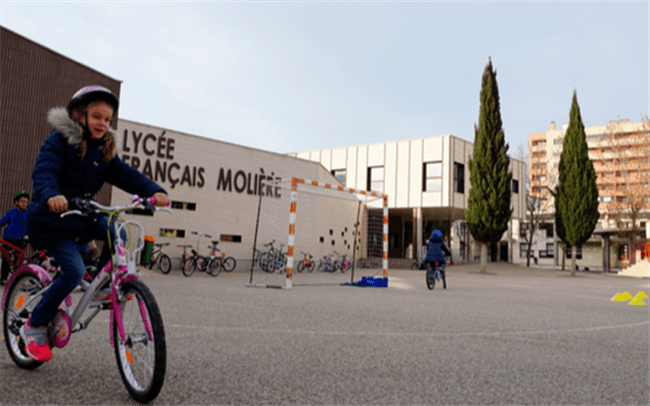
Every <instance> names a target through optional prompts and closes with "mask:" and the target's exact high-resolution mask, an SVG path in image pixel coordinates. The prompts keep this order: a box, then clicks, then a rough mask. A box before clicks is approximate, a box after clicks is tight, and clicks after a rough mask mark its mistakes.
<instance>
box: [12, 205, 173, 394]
mask: <svg viewBox="0 0 650 406" xmlns="http://www.w3.org/2000/svg"><path fill="white" fill-rule="evenodd" d="M154 202H155V201H154V199H153V198H147V199H141V198H139V197H137V196H134V198H133V202H132V203H131V204H129V205H126V206H112V207H106V206H102V205H100V204H99V203H97V202H94V201H92V200H84V199H75V200H74V201H71V202H70V204H71V207H76V208H77V209H76V210H71V211H68V212H66V213H64V214H62V216H67V215H74V214H76V215H81V216H84V215H89V214H92V213H102V214H107V215H108V216H109V224H114V228H115V235H116V236H117V237H116V240H115V243H114V244H110V245H111V249H112V251H113V252H114V255H113V259H112V260H111V261H109V262H108V263H107V264H106V266H104V268H103V269H102V270H101V272H99V274H97V276H96V277H95V278H94V279H93V280H92V281H91V282H87V281H84V280H82V281H81V283H80V288H81V290H85V292H84V293H83V295H82V296H81V297H80V298H79V299H78V301H77V304H76V306H74V307H73V303H72V298H73V294H74V292H73V294H71V295H69V296H68V297H67V298H66V299H65V300H64V301H63V303H62V304H61V305H60V306H59V311H58V313H57V315H56V317H55V318H54V320H52V322H51V323H50V325H49V338H50V346H51V347H52V348H63V347H65V346H66V345H67V344H68V341H69V340H70V335H71V334H72V333H76V332H78V331H81V330H83V329H85V328H86V327H87V326H88V324H89V323H90V322H91V321H92V320H93V319H94V318H95V316H97V314H98V313H99V312H100V311H101V310H108V311H110V323H109V325H110V337H111V346H113V347H114V349H115V357H116V359H117V365H118V368H119V371H120V375H121V377H122V381H123V382H124V385H125V386H126V388H127V390H128V391H129V393H130V394H131V396H132V397H133V398H134V399H135V400H137V401H138V402H142V403H147V402H150V401H152V400H153V399H155V398H156V396H158V394H159V393H160V390H161V389H162V386H163V382H164V379H165V370H166V364H167V353H166V346H165V329H164V326H163V320H162V316H161V314H160V310H159V309H158V304H157V303H156V299H155V298H154V296H153V294H152V293H151V291H150V290H149V288H148V287H147V286H146V285H145V284H144V283H143V281H142V277H141V275H140V272H139V270H138V269H137V268H136V259H137V258H138V257H139V253H140V251H141V250H142V248H143V246H144V229H143V228H142V225H140V224H139V223H137V222H135V221H131V220H128V221H126V220H125V219H124V218H122V217H121V216H120V213H121V212H124V211H126V210H131V209H145V210H166V211H169V212H171V211H170V210H169V209H160V208H157V207H154V206H153V203H154ZM122 234H125V235H126V240H123V239H122V237H121V235H122ZM57 276H58V275H54V278H56V277H57ZM52 280H53V279H52V277H51V275H50V274H48V273H47V272H46V271H45V270H44V269H43V268H41V267H40V266H37V265H33V264H26V265H23V266H21V267H20V268H18V270H17V271H16V272H14V273H13V274H12V275H11V278H10V279H9V281H8V283H7V286H6V288H5V291H4V294H3V297H2V312H3V315H4V318H3V324H2V327H3V331H4V336H5V342H6V344H7V349H8V350H9V355H10V356H11V358H12V359H13V360H14V362H15V363H16V364H17V365H18V366H19V367H21V368H24V369H30V370H31V369H34V368H37V367H39V366H40V365H41V364H42V363H40V362H38V361H35V360H33V359H32V358H30V357H29V356H27V354H26V353H25V351H24V346H25V345H24V343H23V341H22V339H21V338H20V334H19V330H20V327H21V326H22V325H23V324H25V323H26V322H27V320H28V319H29V316H30V315H31V313H32V311H33V309H34V307H35V306H36V305H37V304H38V302H39V301H40V300H41V297H42V296H43V294H44V293H45V292H46V291H47V290H48V289H49V287H50V286H51V284H52ZM107 282H109V284H110V290H111V294H110V295H108V296H107V298H106V299H105V300H96V299H95V294H96V292H98V291H99V290H100V289H101V288H102V287H103V286H104V285H105V284H106V283H107ZM76 291H77V290H75V292H76ZM77 296H78V295H75V297H77ZM86 310H89V311H90V314H89V315H88V316H87V317H86V318H85V319H84V320H83V321H82V320H81V316H82V314H83V313H84V312H85V311H86Z"/></svg>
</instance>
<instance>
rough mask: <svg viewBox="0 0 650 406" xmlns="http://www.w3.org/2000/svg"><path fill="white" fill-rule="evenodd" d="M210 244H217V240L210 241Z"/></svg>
mask: <svg viewBox="0 0 650 406" xmlns="http://www.w3.org/2000/svg"><path fill="white" fill-rule="evenodd" d="M210 242H211V243H212V244H214V245H217V244H219V241H210Z"/></svg>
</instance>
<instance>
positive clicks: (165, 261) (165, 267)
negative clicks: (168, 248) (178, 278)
mask: <svg viewBox="0 0 650 406" xmlns="http://www.w3.org/2000/svg"><path fill="white" fill-rule="evenodd" d="M158 268H160V272H162V273H164V274H165V275H167V274H168V273H169V271H171V270H172V260H171V259H170V258H169V256H168V255H167V254H162V255H161V256H160V259H159V262H158Z"/></svg>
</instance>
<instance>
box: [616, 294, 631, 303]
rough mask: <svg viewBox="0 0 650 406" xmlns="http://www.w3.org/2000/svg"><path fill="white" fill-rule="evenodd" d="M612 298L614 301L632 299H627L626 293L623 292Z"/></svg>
mask: <svg viewBox="0 0 650 406" xmlns="http://www.w3.org/2000/svg"><path fill="white" fill-rule="evenodd" d="M612 300H613V301H614V302H627V301H628V300H630V299H626V298H625V295H623V294H622V293H617V294H616V296H614V297H613V298H612Z"/></svg>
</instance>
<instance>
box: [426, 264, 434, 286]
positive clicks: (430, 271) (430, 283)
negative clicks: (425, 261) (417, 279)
mask: <svg viewBox="0 0 650 406" xmlns="http://www.w3.org/2000/svg"><path fill="white" fill-rule="evenodd" d="M435 286H436V276H435V274H434V271H433V269H430V267H428V266H427V288H429V290H433V288H434V287H435Z"/></svg>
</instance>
